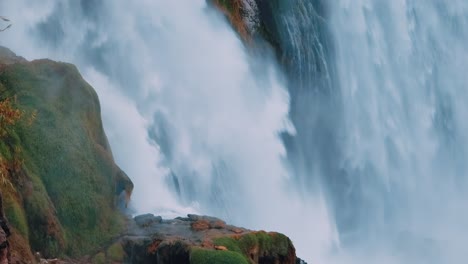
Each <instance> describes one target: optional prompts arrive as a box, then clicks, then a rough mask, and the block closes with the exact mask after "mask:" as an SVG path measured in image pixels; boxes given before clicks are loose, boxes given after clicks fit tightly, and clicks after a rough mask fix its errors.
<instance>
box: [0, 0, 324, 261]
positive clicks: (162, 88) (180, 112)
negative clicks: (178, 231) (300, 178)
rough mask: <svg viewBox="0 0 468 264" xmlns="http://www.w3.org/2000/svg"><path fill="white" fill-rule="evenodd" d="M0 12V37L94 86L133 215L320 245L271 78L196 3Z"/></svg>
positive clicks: (270, 69) (316, 248)
mask: <svg viewBox="0 0 468 264" xmlns="http://www.w3.org/2000/svg"><path fill="white" fill-rule="evenodd" d="M87 4H88V5H89V6H87ZM0 10H1V12H2V13H3V14H5V15H8V17H9V18H10V19H11V20H12V21H13V23H14V25H13V27H12V28H11V29H10V30H9V31H7V32H5V33H4V34H2V35H1V36H0V37H1V38H0V45H4V46H6V47H9V48H10V49H12V50H13V51H14V52H16V53H17V54H19V55H22V56H24V57H26V58H27V59H36V58H43V57H47V58H52V59H55V60H61V61H67V62H71V63H74V64H76V65H77V66H78V68H79V69H80V71H81V72H82V74H83V75H84V77H85V79H86V80H87V81H88V82H90V84H92V85H93V86H94V87H95V89H96V90H97V92H98V94H99V97H100V101H101V104H102V115H103V120H104V125H105V130H106V133H107V135H108V137H109V141H110V143H111V147H112V149H113V152H114V156H115V159H116V161H117V163H118V164H119V165H120V166H121V167H122V168H123V169H124V170H125V171H126V172H127V174H128V175H129V176H130V177H131V178H132V180H133V181H134V183H135V191H134V194H133V198H132V202H133V206H134V207H135V210H136V211H137V212H138V213H146V212H153V213H155V214H162V215H164V216H176V215H183V214H185V213H187V212H194V211H195V212H198V213H203V214H211V215H215V216H219V217H222V218H225V219H226V220H227V221H228V222H230V223H234V224H237V225H242V226H245V227H248V228H255V229H259V228H261V229H265V230H275V231H281V232H284V233H286V234H288V235H289V236H291V237H292V239H293V240H294V241H295V244H296V247H297V248H298V252H299V254H300V255H301V256H312V255H317V254H318V253H319V252H321V251H323V250H324V249H325V248H326V247H327V246H328V244H329V243H330V237H332V236H333V222H331V221H330V220H329V219H328V216H327V210H326V207H325V205H324V201H323V199H321V198H320V197H321V194H320V193H319V194H317V195H316V196H314V197H303V198H301V197H298V196H297V195H295V192H294V191H292V190H289V189H288V188H290V187H289V186H290V185H289V184H288V181H289V180H290V177H289V176H288V172H287V171H286V169H285V166H284V164H283V163H284V162H283V158H284V153H285V150H284V146H283V144H282V142H281V140H280V139H279V137H278V135H279V133H280V132H282V131H285V130H288V131H291V132H293V128H292V127H291V125H290V123H289V121H288V117H287V114H288V103H289V102H288V100H289V99H288V94H287V92H286V91H285V88H284V87H283V85H282V78H281V74H279V72H277V71H276V69H275V67H274V63H272V60H270V59H266V58H251V57H249V55H248V54H247V53H246V51H245V48H244V47H243V45H242V43H241V41H240V40H239V39H238V37H237V36H236V34H235V33H234V32H233V30H232V29H231V28H230V26H229V25H228V24H227V23H226V22H225V20H224V19H223V18H222V17H221V16H220V15H219V14H216V13H215V12H213V11H211V10H209V9H208V8H207V7H206V3H205V1H204V0H197V1H195V0H185V1H163V0H156V1H145V0H138V1H131V2H128V1H127V2H125V3H124V2H121V1H114V0H112V1H111V0H109V1H58V0H48V1H26V0H8V1H5V0H2V1H1V2H0ZM254 61H255V63H253V62H254ZM254 65H261V67H258V66H254ZM171 175H175V176H176V177H177V179H178V185H179V186H178V188H179V189H180V190H179V191H180V197H178V196H177V195H175V193H176V190H175V189H176V188H175V187H174V186H173V187H170V186H171V184H170V183H171V182H172V178H171ZM172 185H173V184H172ZM171 188H172V189H171ZM305 201H307V202H305ZM311 234H312V235H311ZM310 248H313V250H310Z"/></svg>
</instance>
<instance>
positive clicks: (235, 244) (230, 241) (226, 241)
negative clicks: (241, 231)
mask: <svg viewBox="0 0 468 264" xmlns="http://www.w3.org/2000/svg"><path fill="white" fill-rule="evenodd" d="M213 242H214V244H215V245H216V246H223V247H226V248H227V249H229V250H230V251H235V252H238V253H243V252H242V250H241V248H240V247H239V241H237V240H236V239H234V238H232V237H220V238H216V239H214V241H213Z"/></svg>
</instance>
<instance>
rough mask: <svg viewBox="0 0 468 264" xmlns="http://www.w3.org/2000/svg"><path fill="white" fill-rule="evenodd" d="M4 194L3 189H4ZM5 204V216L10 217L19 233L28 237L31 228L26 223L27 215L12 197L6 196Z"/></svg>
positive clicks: (9, 219)
mask: <svg viewBox="0 0 468 264" xmlns="http://www.w3.org/2000/svg"><path fill="white" fill-rule="evenodd" d="M2 192H3V189H2ZM4 199H5V201H4V203H5V214H6V215H7V216H8V221H9V222H10V225H12V226H13V227H14V228H15V229H16V230H18V232H19V233H20V234H21V235H22V236H24V237H26V238H27V237H28V234H29V228H28V224H27V221H26V215H25V213H24V210H23V208H22V206H21V205H20V204H19V203H18V201H16V199H14V198H13V197H12V196H10V195H8V194H7V195H4Z"/></svg>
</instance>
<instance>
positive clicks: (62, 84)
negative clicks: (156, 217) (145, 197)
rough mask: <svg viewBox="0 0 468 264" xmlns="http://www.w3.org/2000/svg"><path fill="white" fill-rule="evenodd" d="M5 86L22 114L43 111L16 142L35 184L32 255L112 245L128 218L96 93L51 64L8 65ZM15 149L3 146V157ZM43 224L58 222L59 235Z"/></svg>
mask: <svg viewBox="0 0 468 264" xmlns="http://www.w3.org/2000/svg"><path fill="white" fill-rule="evenodd" d="M0 84H1V86H2V87H3V88H5V89H7V93H6V95H8V96H11V95H16V96H17V100H16V101H17V106H18V107H19V108H20V109H22V110H24V111H25V112H26V113H31V112H33V111H37V117H36V119H35V120H34V122H33V123H32V124H31V125H28V124H26V123H24V124H20V125H18V126H17V127H16V128H15V130H14V135H15V136H14V137H12V142H13V144H14V145H19V146H20V147H21V148H22V157H23V158H24V160H25V163H24V168H25V170H26V171H27V176H28V177H29V179H28V181H31V182H32V183H33V184H32V186H33V187H32V190H28V191H27V193H28V194H27V195H26V197H25V199H24V200H25V201H24V206H25V209H26V211H27V214H26V215H28V221H27V222H28V224H29V230H33V232H32V233H31V243H32V245H33V250H38V251H41V252H49V253H50V254H51V255H63V254H67V255H71V256H77V255H84V254H88V253H89V252H90V251H92V250H93V249H95V248H97V247H99V246H102V245H103V244H105V243H107V242H108V241H110V240H111V239H112V238H113V237H115V236H116V235H117V234H118V233H119V232H120V231H121V230H122V228H123V218H122V216H121V215H120V213H119V212H118V211H117V209H116V206H115V204H114V203H115V195H116V192H117V190H116V186H117V182H116V177H117V176H116V175H117V172H118V168H117V167H116V166H115V164H114V162H113V159H112V156H111V154H110V152H109V150H108V149H109V147H108V144H107V139H106V137H105V134H104V132H103V128H102V123H101V119H100V106H99V101H98V98H97V95H96V93H95V91H94V90H93V89H92V87H91V86H89V85H88V84H87V83H86V82H85V81H84V80H83V79H82V77H81V76H80V74H79V72H78V71H77V69H76V68H75V67H74V66H72V65H69V64H64V63H55V62H51V61H47V60H43V61H36V62H32V63H27V64H15V65H9V66H7V67H5V68H3V69H2V71H1V72H0ZM9 151H10V149H9V148H8V145H6V144H3V143H0V154H1V155H2V156H5V157H8V155H10V156H11V151H10V152H9ZM128 182H129V180H128ZM15 187H16V188H17V189H18V190H21V186H15ZM23 191H24V190H23ZM44 221H45V223H44V224H46V225H49V224H50V223H54V225H55V228H56V230H54V234H53V235H51V234H49V233H48V232H49V231H50V230H49V231H48V230H47V228H44V227H42V226H41V227H40V228H38V225H40V223H43V222H44ZM55 222H57V223H55ZM38 223H39V224H38Z"/></svg>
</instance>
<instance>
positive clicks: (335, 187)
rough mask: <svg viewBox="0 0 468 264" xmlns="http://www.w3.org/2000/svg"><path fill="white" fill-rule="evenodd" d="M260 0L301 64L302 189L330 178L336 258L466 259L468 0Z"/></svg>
mask: <svg viewBox="0 0 468 264" xmlns="http://www.w3.org/2000/svg"><path fill="white" fill-rule="evenodd" d="M260 2H261V3H262V4H263V5H264V6H263V12H264V14H263V16H264V17H263V20H264V21H267V22H269V23H270V24H269V25H267V26H269V27H270V29H275V30H276V31H275V32H274V33H273V34H276V35H277V37H278V38H279V39H280V45H281V47H282V50H281V52H280V56H281V58H282V60H283V61H285V64H286V67H287V68H288V69H289V70H290V71H289V72H288V76H289V79H290V83H289V91H290V94H291V112H290V115H291V120H292V122H293V125H294V126H295V128H296V131H297V132H296V134H295V135H292V136H290V135H286V136H285V137H284V138H285V144H286V146H287V149H288V157H289V161H290V163H291V166H292V167H293V168H294V170H295V174H294V177H295V181H296V182H297V183H298V185H300V186H302V188H298V189H297V190H298V191H303V192H305V193H308V192H316V190H317V189H318V188H319V189H320V188H321V189H322V191H323V192H324V193H325V196H326V197H327V198H326V200H327V204H328V208H329V209H330V212H331V213H332V214H333V217H334V219H335V223H336V226H337V231H338V238H339V244H338V250H337V251H336V252H335V253H332V254H331V255H332V256H331V257H330V258H327V260H326V262H338V263H358V262H359V263H362V262H364V263H366V262H378V263H459V262H462V261H463V260H464V259H465V258H466V254H465V253H464V250H463V247H462V246H460V245H464V244H465V243H466V240H467V239H466V234H468V233H467V231H468V230H467V228H466V227H465V225H464V223H465V221H466V216H467V214H466V213H465V212H466V209H467V205H466V202H465V201H467V198H468V197H467V194H466V190H467V187H468V186H467V185H466V184H467V178H466V173H467V167H466V165H465V161H466V151H467V147H468V144H467V143H468V142H467V138H466V135H467V134H468V133H467V132H468V131H467V130H466V129H467V126H466V124H465V123H466V122H464V118H465V117H466V114H465V113H466V111H467V109H466V103H464V101H466V99H468V98H467V97H466V95H467V89H466V86H467V84H468V78H467V77H466V75H465V74H464V73H463V72H464V69H465V68H466V67H467V66H468V65H467V64H468V60H467V56H468V52H467V51H466V48H465V47H464V46H465V43H466V41H467V40H468V39H467V36H468V35H467V33H468V30H467V29H466V26H468V23H467V22H468V12H467V11H468V4H467V3H466V1H465V2H464V1H453V2H448V1H446V3H442V1H424V2H421V1H408V0H401V1H347V0H340V1H328V2H327V1H320V0H317V1H303V0H297V1H287V2H286V1H271V2H268V1H260ZM266 16H271V17H273V18H274V19H273V21H268V20H269V19H267V18H266ZM270 20H271V19H270ZM304 185H306V187H305V188H304Z"/></svg>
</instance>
